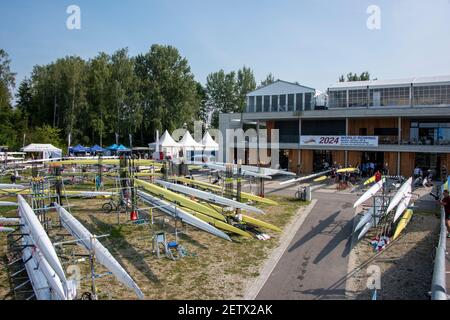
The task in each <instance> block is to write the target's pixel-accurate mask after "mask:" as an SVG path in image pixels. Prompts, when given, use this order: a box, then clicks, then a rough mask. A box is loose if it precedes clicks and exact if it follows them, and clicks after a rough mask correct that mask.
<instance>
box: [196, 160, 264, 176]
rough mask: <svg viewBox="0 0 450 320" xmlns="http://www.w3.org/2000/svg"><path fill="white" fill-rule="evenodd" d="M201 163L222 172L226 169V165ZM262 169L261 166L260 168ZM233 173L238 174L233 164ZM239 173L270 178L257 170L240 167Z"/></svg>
mask: <svg viewBox="0 0 450 320" xmlns="http://www.w3.org/2000/svg"><path fill="white" fill-rule="evenodd" d="M203 165H205V166H207V167H208V168H210V169H214V170H219V171H222V172H225V171H226V170H227V167H226V166H225V165H220V164H215V163H203ZM260 169H263V168H260ZM233 174H238V170H237V167H236V166H235V165H233ZM241 175H242V176H252V177H255V178H263V179H272V177H271V176H270V175H267V174H265V173H262V172H257V171H253V170H248V169H247V170H245V169H243V168H242V167H241Z"/></svg>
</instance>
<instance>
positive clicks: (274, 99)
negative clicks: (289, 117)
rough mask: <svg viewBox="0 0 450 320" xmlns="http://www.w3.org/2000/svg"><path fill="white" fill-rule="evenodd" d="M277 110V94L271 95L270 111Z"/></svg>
mask: <svg viewBox="0 0 450 320" xmlns="http://www.w3.org/2000/svg"><path fill="white" fill-rule="evenodd" d="M277 111H278V96H272V112H277Z"/></svg>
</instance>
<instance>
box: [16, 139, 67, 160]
mask: <svg viewBox="0 0 450 320" xmlns="http://www.w3.org/2000/svg"><path fill="white" fill-rule="evenodd" d="M21 151H23V152H36V153H42V158H43V159H48V158H60V157H61V155H62V150H61V149H59V148H56V147H55V146H54V145H51V144H40V143H32V144H29V145H28V146H26V147H24V148H22V149H21Z"/></svg>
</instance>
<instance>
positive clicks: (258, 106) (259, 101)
mask: <svg viewBox="0 0 450 320" xmlns="http://www.w3.org/2000/svg"><path fill="white" fill-rule="evenodd" d="M262 98H263V97H262V96H257V97H256V112H262V102H263V99H262Z"/></svg>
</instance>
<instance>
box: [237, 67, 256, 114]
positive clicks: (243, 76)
mask: <svg viewBox="0 0 450 320" xmlns="http://www.w3.org/2000/svg"><path fill="white" fill-rule="evenodd" d="M237 87H238V91H239V92H238V94H239V96H238V101H237V104H238V111H239V112H243V111H244V109H245V106H246V102H247V94H248V93H249V92H251V91H253V90H255V89H256V81H255V75H254V74H253V71H252V69H250V68H246V67H245V66H244V67H242V69H239V70H238V72H237Z"/></svg>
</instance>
